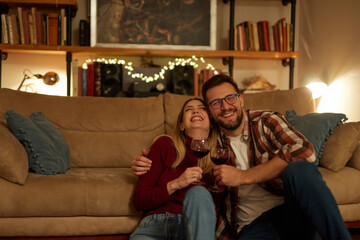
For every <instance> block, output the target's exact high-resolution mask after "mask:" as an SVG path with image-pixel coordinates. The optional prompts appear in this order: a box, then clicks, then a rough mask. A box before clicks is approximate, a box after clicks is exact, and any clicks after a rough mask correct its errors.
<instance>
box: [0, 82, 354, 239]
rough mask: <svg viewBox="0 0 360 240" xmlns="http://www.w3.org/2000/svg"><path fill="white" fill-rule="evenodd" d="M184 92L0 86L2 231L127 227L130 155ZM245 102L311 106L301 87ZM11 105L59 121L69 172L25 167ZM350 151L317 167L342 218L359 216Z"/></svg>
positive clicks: (168, 121) (130, 226)
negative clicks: (54, 91)
mask: <svg viewBox="0 0 360 240" xmlns="http://www.w3.org/2000/svg"><path fill="white" fill-rule="evenodd" d="M187 98H189V96H182V95H175V94H169V93H166V94H164V95H160V96H158V97H149V98H101V97H58V96H47V95H40V94H31V93H25V92H19V91H14V90H10V89H1V90H0V112H1V114H0V120H1V122H0V146H2V147H1V151H0V177H1V178H0V196H1V197H0V237H9V236H74V235H113V234H129V233H131V232H132V231H133V230H134V229H135V227H136V226H137V225H138V223H139V220H140V219H141V212H138V211H136V210H135V209H134V207H133V205H132V200H131V197H132V194H133V191H134V188H135V186H136V182H137V177H135V176H134V175H132V173H131V170H130V168H129V167H130V162H131V159H132V157H133V156H134V155H137V154H139V153H140V150H141V148H143V147H147V148H148V147H150V145H151V143H152V140H153V138H154V137H155V136H157V135H159V134H163V133H168V132H169V131H171V129H172V127H173V126H174V124H175V119H176V115H177V113H178V112H179V109H180V107H181V105H182V103H183V102H184V100H185V99H187ZM245 104H246V107H247V108H251V109H272V110H276V111H279V112H282V113H285V111H286V110H288V109H295V110H296V111H297V112H298V113H299V114H306V113H310V112H313V111H314V102H313V100H312V97H311V93H310V92H309V91H308V90H307V89H306V88H299V89H293V90H285V91H274V92H266V93H253V94H245ZM8 109H13V110H14V111H15V112H18V113H21V114H23V115H24V116H27V117H28V116H30V114H31V113H33V112H42V113H43V114H44V115H45V116H46V117H47V118H48V119H49V120H50V121H51V122H52V123H53V124H54V125H55V126H56V128H57V129H59V131H60V132H61V133H62V135H63V136H64V138H65V139H66V142H67V143H68V145H69V148H70V157H71V166H72V167H71V168H70V169H69V170H67V172H66V174H58V175H38V174H34V173H28V159H27V154H26V152H25V150H24V147H23V146H22V145H21V144H20V142H19V141H18V140H17V139H16V138H15V137H14V135H12V133H11V132H10V131H9V129H8V127H7V124H6V119H5V117H4V114H3V113H4V112H5V111H6V110H8ZM355 125H357V126H359V122H358V123H356V124H355ZM357 129H359V127H358V128H357ZM359 131H360V129H359ZM329 140H330V138H329ZM358 142H359V140H357V143H356V145H357V146H358V145H359V143H358ZM351 155H352V158H351V156H350V158H351V160H349V161H348V163H347V164H348V165H349V164H350V165H351V166H346V167H344V168H342V169H341V170H339V171H337V172H334V171H331V170H329V169H326V168H323V167H320V170H321V173H322V174H323V175H324V178H325V181H326V182H327V183H328V185H329V187H330V189H331V190H332V191H333V193H334V195H335V198H336V200H337V202H338V204H339V207H340V211H341V214H342V216H343V218H344V220H345V221H347V222H353V221H359V220H360V189H359V186H360V184H358V183H359V182H360V171H359V170H360V157H359V155H360V150H359V147H357V151H356V152H355V153H354V154H352V153H351Z"/></svg>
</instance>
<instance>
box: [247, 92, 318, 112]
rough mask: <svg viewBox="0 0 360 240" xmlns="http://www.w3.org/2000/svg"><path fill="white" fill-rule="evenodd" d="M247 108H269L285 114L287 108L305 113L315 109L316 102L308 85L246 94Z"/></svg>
mask: <svg viewBox="0 0 360 240" xmlns="http://www.w3.org/2000/svg"><path fill="white" fill-rule="evenodd" d="M244 102H245V109H253V110H261V109H268V110H271V111H276V112H279V113H281V114H283V115H285V114H286V111H287V110H291V109H294V110H295V111H296V112H297V113H298V114H300V115H304V114H307V113H312V112H314V111H315V103H314V99H313V97H312V93H311V91H310V90H309V89H308V88H306V87H301V88H295V89H289V90H275V91H264V92H260V93H245V94H244Z"/></svg>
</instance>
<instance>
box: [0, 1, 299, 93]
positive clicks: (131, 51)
mask: <svg viewBox="0 0 360 240" xmlns="http://www.w3.org/2000/svg"><path fill="white" fill-rule="evenodd" d="M223 1H224V3H229V4H230V27H229V28H230V36H229V39H230V41H229V50H169V49H138V48H102V47H85V46H71V40H70V41H68V44H67V46H48V45H20V44H16V45H15V44H0V53H3V54H4V53H5V54H11V53H37V54H38V53H41V54H61V55H65V56H66V62H67V94H68V95H70V86H71V61H72V55H73V54H75V55H92V56H101V55H114V56H142V57H191V56H193V55H195V56H198V57H206V58H223V59H226V60H227V61H226V62H228V64H229V72H230V74H231V73H232V63H233V61H234V59H268V60H281V61H283V63H284V65H289V68H290V77H289V78H290V80H289V87H290V88H292V86H293V85H292V81H293V76H292V75H293V69H294V58H297V57H299V53H298V52H274V51H234V50H233V49H234V42H233V39H234V38H233V36H234V35H233V34H234V3H235V0H223ZM277 1H280V0H277ZM58 2H61V4H60V3H58ZM282 2H283V4H288V3H290V4H292V10H291V11H292V13H291V23H293V24H294V23H295V0H282ZM19 5H21V6H50V7H55V8H60V7H66V9H67V14H68V16H74V12H75V11H76V9H77V3H76V0H63V1H58V0H8V1H5V0H0V9H1V11H2V12H3V11H5V10H6V8H7V7H16V6H19ZM67 21H68V22H67V24H68V26H70V27H68V28H67V29H68V33H67V34H68V39H71V18H68V20H67ZM293 43H294V41H293ZM0 71H1V65H0ZM0 87H1V79H0Z"/></svg>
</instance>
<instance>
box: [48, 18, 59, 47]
mask: <svg viewBox="0 0 360 240" xmlns="http://www.w3.org/2000/svg"><path fill="white" fill-rule="evenodd" d="M47 21H48V36H49V45H51V46H56V45H58V36H59V35H58V28H59V14H58V13H49V14H48V20H47Z"/></svg>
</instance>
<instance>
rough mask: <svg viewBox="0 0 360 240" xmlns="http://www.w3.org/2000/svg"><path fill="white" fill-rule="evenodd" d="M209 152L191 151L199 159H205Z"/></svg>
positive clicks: (204, 150) (202, 150)
mask: <svg viewBox="0 0 360 240" xmlns="http://www.w3.org/2000/svg"><path fill="white" fill-rule="evenodd" d="M209 151H210V150H209V149H196V150H193V152H194V153H195V155H196V156H197V158H199V159H201V158H203V157H205V156H206V155H207V154H208V153H209Z"/></svg>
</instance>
